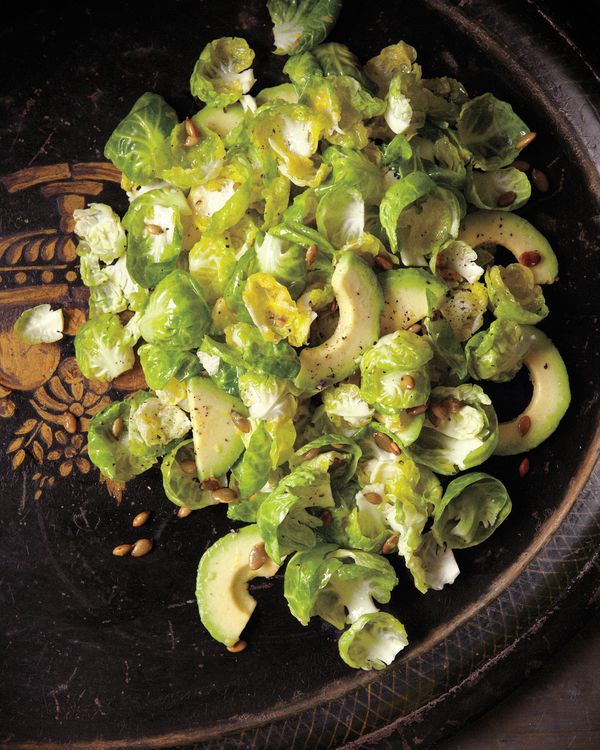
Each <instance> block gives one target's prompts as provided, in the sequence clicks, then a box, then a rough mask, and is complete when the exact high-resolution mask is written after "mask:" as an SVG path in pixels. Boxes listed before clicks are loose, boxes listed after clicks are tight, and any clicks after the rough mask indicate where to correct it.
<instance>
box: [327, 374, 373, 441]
mask: <svg viewBox="0 0 600 750" xmlns="http://www.w3.org/2000/svg"><path fill="white" fill-rule="evenodd" d="M323 405H324V407H325V413H326V414H327V417H328V419H329V421H330V422H331V423H332V425H333V426H334V427H335V429H336V430H338V431H339V432H340V433H341V434H342V435H346V436H349V435H352V434H353V433H355V432H356V430H358V429H360V428H361V427H364V426H365V425H367V424H369V422H370V421H371V417H372V416H373V409H372V408H371V407H370V406H369V404H368V403H367V402H366V401H365V399H364V398H363V395H362V393H361V390H360V388H359V387H358V386H357V385H352V384H350V383H342V384H341V385H337V386H335V387H333V388H328V389H327V390H326V391H324V392H323Z"/></svg>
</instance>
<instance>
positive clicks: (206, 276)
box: [188, 234, 237, 305]
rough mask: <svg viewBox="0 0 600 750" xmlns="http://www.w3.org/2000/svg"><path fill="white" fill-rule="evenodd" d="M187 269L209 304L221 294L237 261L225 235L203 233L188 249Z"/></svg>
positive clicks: (234, 251)
mask: <svg viewBox="0 0 600 750" xmlns="http://www.w3.org/2000/svg"><path fill="white" fill-rule="evenodd" d="M188 260H189V270H190V273H191V275H192V276H193V277H194V278H195V279H196V281H197V282H198V284H199V285H200V288H201V289H202V292H203V294H204V298H205V299H206V301H207V303H208V304H209V305H214V304H215V302H216V301H217V300H218V299H219V298H220V297H222V296H223V293H224V291H225V287H226V285H227V281H228V280H229V277H230V276H231V274H232V273H233V269H234V268H235V264H236V262H237V257H236V250H235V248H234V247H233V246H232V244H231V242H229V241H228V238H227V236H226V235H214V234H204V235H203V236H202V238H201V239H200V241H199V242H197V243H196V244H195V245H194V247H193V248H192V249H191V250H190V253H189V256H188Z"/></svg>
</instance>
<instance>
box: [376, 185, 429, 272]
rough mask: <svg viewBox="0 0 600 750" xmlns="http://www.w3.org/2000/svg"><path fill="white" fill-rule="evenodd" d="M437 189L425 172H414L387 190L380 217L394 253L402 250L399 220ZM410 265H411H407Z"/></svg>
mask: <svg viewBox="0 0 600 750" xmlns="http://www.w3.org/2000/svg"><path fill="white" fill-rule="evenodd" d="M434 189H435V182H434V181H433V180H432V179H431V178H430V177H428V176H427V175H426V174H425V172H414V173H412V174H409V175H406V177H402V178H401V179H400V180H395V181H394V182H393V183H392V184H391V185H390V187H389V188H388V189H387V191H386V193H385V195H384V196H383V199H382V201H381V205H380V207H379V215H380V219H381V226H382V227H383V228H384V229H385V231H386V233H387V236H388V240H389V243H390V248H391V250H392V252H393V253H398V250H399V249H400V247H399V243H398V220H399V219H400V216H401V214H402V212H403V211H404V209H406V208H407V207H408V206H410V205H411V204H412V203H414V202H415V201H417V200H419V198H422V197H423V196H425V195H427V193H429V192H431V191H432V190H434ZM407 265H410V264H407ZM421 265H424V263H421Z"/></svg>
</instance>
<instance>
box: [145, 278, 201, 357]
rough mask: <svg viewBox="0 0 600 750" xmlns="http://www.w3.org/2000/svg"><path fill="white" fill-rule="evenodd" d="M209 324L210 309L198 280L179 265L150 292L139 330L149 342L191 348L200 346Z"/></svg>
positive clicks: (177, 347) (176, 347)
mask: <svg viewBox="0 0 600 750" xmlns="http://www.w3.org/2000/svg"><path fill="white" fill-rule="evenodd" d="M209 324H210V309H209V307H208V305H207V304H206V300H205V299H204V296H203V295H202V291H201V289H200V287H199V285H198V282H197V281H196V280H195V279H194V278H192V276H190V274H189V273H187V272H186V271H182V270H181V269H179V268H176V269H175V270H174V271H171V273H170V274H169V275H168V276H166V277H165V278H164V279H162V281H160V282H159V283H158V284H157V286H156V288H155V289H154V291H153V292H152V294H151V295H150V299H149V300H148V305H147V306H146V309H145V310H144V314H143V316H142V319H141V321H140V331H141V335H142V337H143V338H144V339H145V340H146V341H147V342H148V343H150V344H162V345H163V346H168V347H171V348H173V349H192V348H193V347H198V346H200V344H201V343H202V339H203V338H204V334H205V333H206V332H207V330H208V326H209Z"/></svg>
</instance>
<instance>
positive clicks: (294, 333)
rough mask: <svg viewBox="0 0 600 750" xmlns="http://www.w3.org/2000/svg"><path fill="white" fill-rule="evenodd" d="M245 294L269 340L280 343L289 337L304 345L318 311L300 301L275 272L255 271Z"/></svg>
mask: <svg viewBox="0 0 600 750" xmlns="http://www.w3.org/2000/svg"><path fill="white" fill-rule="evenodd" d="M242 297H243V300H244V304H245V305H246V308H247V310H248V312H249V313H250V316H251V317H252V320H253V321H254V324H255V325H256V326H257V327H258V329H259V330H260V332H261V333H262V335H263V337H264V338H265V339H266V340H267V341H272V342H273V343H277V342H278V341H282V340H283V339H287V340H288V341H289V342H290V344H291V345H292V346H303V345H304V344H305V343H306V342H307V341H308V334H309V331H310V324H311V323H312V321H313V320H314V319H315V317H316V314H315V313H314V312H313V311H312V310H310V309H303V308H301V307H300V306H299V305H297V304H296V303H295V302H294V300H293V299H292V297H291V295H290V293H289V291H288V290H287V289H286V287H285V286H283V284H280V283H279V282H278V281H277V280H276V279H275V278H274V277H273V276H271V274H268V273H254V274H252V275H251V276H250V277H249V278H248V280H247V281H246V284H245V286H244V292H243V295H242Z"/></svg>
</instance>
